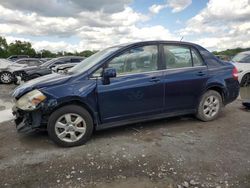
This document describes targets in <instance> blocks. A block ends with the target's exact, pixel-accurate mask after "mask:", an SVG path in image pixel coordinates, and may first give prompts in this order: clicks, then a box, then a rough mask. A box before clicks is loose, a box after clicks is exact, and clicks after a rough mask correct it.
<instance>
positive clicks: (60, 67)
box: [52, 63, 78, 73]
mask: <svg viewBox="0 0 250 188" xmlns="http://www.w3.org/2000/svg"><path fill="white" fill-rule="evenodd" d="M77 64H78V63H65V64H62V65H57V66H55V67H53V68H52V71H53V72H58V73H65V72H67V71H68V70H69V69H70V68H72V67H74V66H76V65H77Z"/></svg>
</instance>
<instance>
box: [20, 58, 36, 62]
mask: <svg viewBox="0 0 250 188" xmlns="http://www.w3.org/2000/svg"><path fill="white" fill-rule="evenodd" d="M22 60H25V61H27V60H37V61H40V59H38V58H21V59H18V60H16V61H22Z"/></svg>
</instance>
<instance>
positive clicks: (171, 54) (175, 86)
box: [162, 44, 208, 113]
mask: <svg viewBox="0 0 250 188" xmlns="http://www.w3.org/2000/svg"><path fill="white" fill-rule="evenodd" d="M162 47H163V52H164V55H163V59H164V62H165V66H166V71H165V75H164V83H165V107H164V111H165V112H171V113H172V112H176V111H183V110H192V109H195V108H196V106H197V104H198V101H199V99H200V96H201V95H202V93H203V92H204V90H205V87H206V82H207V79H208V71H207V66H206V65H205V63H204V61H203V59H202V58H201V56H200V54H199V53H198V51H197V50H196V49H194V48H192V47H190V46H185V45H173V44H169V45H163V46H162Z"/></svg>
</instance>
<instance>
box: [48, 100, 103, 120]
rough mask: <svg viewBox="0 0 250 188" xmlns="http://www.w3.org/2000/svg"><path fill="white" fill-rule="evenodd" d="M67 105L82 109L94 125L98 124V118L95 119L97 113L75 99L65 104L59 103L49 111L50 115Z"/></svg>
mask: <svg viewBox="0 0 250 188" xmlns="http://www.w3.org/2000/svg"><path fill="white" fill-rule="evenodd" d="M68 105H77V106H80V107H82V108H84V109H85V110H87V111H88V112H89V114H90V115H91V117H92V120H93V123H94V125H97V124H98V117H97V113H96V112H95V110H94V109H93V108H91V107H90V106H89V105H88V104H87V103H85V102H83V101H81V100H77V99H73V100H70V101H65V102H61V103H59V104H58V105H57V106H56V107H54V108H53V109H52V110H51V111H50V114H52V113H53V112H55V111H56V110H58V109H59V108H61V107H64V106H68Z"/></svg>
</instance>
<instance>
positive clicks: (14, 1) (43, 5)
mask: <svg viewBox="0 0 250 188" xmlns="http://www.w3.org/2000/svg"><path fill="white" fill-rule="evenodd" d="M131 2H132V0H109V1H108V3H107V0H91V1H90V0H42V1H41V0H25V1H20V0H7V1H6V0H0V4H1V5H3V6H4V7H6V8H8V9H12V10H20V11H24V12H35V13H37V14H39V15H43V16H54V17H58V16H59V17H68V16H74V15H77V14H78V13H80V12H82V11H93V12H94V11H102V12H106V13H116V12H120V11H122V10H123V9H124V6H125V5H128V4H129V3H131Z"/></svg>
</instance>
